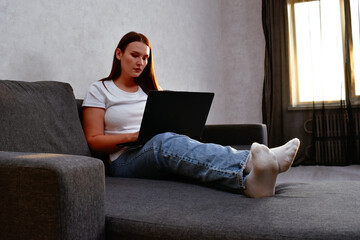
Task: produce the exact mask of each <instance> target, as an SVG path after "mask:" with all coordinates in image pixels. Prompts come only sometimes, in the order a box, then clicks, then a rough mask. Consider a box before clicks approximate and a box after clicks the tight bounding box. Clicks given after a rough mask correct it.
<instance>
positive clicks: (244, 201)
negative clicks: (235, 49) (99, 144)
mask: <svg viewBox="0 0 360 240" xmlns="http://www.w3.org/2000/svg"><path fill="white" fill-rule="evenodd" d="M80 105H81V101H76V100H75V98H74V95H73V92H72V88H71V86H70V85H69V84H66V83H60V82H46V81H45V82H21V81H5V80H2V81H0V114H1V117H0V193H1V196H0V239H1V240H2V239H7V240H8V239H10V240H11V239H37V240H38V239H359V238H360V191H359V189H360V173H359V172H360V168H359V166H347V167H321V166H300V167H294V168H292V169H291V170H290V171H289V172H287V173H286V174H282V175H280V176H279V178H278V185H277V187H276V195H275V196H274V197H269V198H264V199H250V198H247V197H245V196H243V195H239V194H234V193H230V192H224V191H221V190H217V189H213V188H209V187H207V186H202V185H201V184H197V183H193V182H191V181H189V180H186V179H179V178H174V179H130V178H112V177H108V176H106V174H105V170H106V163H104V162H103V161H102V160H100V158H98V156H92V155H91V153H90V151H89V148H88V146H87V144H86V140H85V137H84V134H83V131H82V127H81V115H80V117H79V112H81V107H80V108H79V106H80ZM266 139H267V136H266V127H265V126H264V125H262V124H250V125H213V126H206V128H205V130H204V135H203V141H204V142H216V143H220V144H224V145H233V146H234V147H236V148H248V147H249V145H250V144H251V142H253V141H257V142H261V143H264V144H266V143H267V142H266Z"/></svg>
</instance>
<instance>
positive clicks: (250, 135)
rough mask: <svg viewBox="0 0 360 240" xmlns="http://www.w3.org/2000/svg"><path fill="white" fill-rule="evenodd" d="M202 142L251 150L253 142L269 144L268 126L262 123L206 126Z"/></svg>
mask: <svg viewBox="0 0 360 240" xmlns="http://www.w3.org/2000/svg"><path fill="white" fill-rule="evenodd" d="M202 141H203V142H205V143H217V144H221V145H224V146H232V147H234V148H236V149H250V146H251V144H252V143H253V142H258V143H261V144H265V145H267V144H268V141H267V130H266V125H264V124H261V123H256V124H223V125H206V126H205V128H204V131H203V135H202Z"/></svg>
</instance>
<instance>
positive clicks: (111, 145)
mask: <svg viewBox="0 0 360 240" xmlns="http://www.w3.org/2000/svg"><path fill="white" fill-rule="evenodd" d="M150 90H160V87H159V85H158V83H157V81H156V78H155V74H154V66H153V54H152V49H151V45H150V42H149V40H148V39H147V38H146V37H145V36H144V35H142V34H140V33H135V32H129V33H128V34H126V35H125V36H124V37H123V38H122V39H121V40H120V42H119V44H118V46H117V48H116V50H115V54H114V60H113V66H112V70H111V73H110V75H109V76H108V77H107V78H104V79H102V80H100V81H99V82H95V83H93V84H92V85H91V86H90V88H89V91H88V93H87V95H86V97H85V99H84V103H83V107H84V108H83V120H84V131H85V135H86V139H87V142H88V144H89V146H90V148H91V149H92V151H93V152H96V153H100V154H108V155H109V163H110V172H111V174H112V175H113V176H121V177H142V178H158V177H160V176H164V175H169V174H171V175H180V176H183V177H187V178H190V179H194V180H196V181H200V182H202V183H205V184H210V185H212V186H214V187H221V188H225V189H228V190H231V191H237V192H243V193H244V194H245V195H246V196H248V197H254V198H261V197H267V196H272V195H273V194H274V192H275V182H276V177H277V175H278V174H279V173H281V172H284V171H287V170H288V169H289V168H290V166H291V164H292V162H293V160H294V158H295V155H296V153H297V150H298V147H299V145H300V142H299V140H298V139H293V140H291V141H289V142H288V143H286V144H285V145H283V146H281V147H278V148H273V149H269V148H267V147H266V146H264V145H260V144H257V143H254V144H253V145H252V146H251V149H250V151H247V150H246V151H236V150H234V149H233V148H231V147H224V146H220V145H216V144H203V143H200V142H198V141H195V140H192V139H190V138H188V137H186V136H183V135H178V134H174V133H163V134H159V135H156V136H155V137H153V138H152V139H151V140H150V141H148V142H147V143H146V144H145V145H144V146H137V147H131V148H130V147H122V148H119V147H118V145H120V144H121V143H126V142H133V141H136V139H137V137H138V134H139V132H138V131H139V129H140V124H141V119H142V114H143V111H144V108H145V103H146V99H147V93H148V92H149V91H150ZM245 177H246V181H245Z"/></svg>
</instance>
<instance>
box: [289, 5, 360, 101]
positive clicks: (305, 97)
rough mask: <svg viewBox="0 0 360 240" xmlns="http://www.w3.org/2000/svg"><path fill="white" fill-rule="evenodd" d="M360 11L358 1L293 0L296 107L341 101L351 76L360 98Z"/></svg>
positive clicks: (292, 62)
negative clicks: (348, 20) (347, 23)
mask: <svg viewBox="0 0 360 240" xmlns="http://www.w3.org/2000/svg"><path fill="white" fill-rule="evenodd" d="M345 1H348V2H347V3H349V4H348V6H350V11H346V9H347V7H346V3H345ZM347 12H350V14H349V13H347ZM359 12H360V8H359V0H307V1H306V0H288V22H289V24H288V25H289V66H290V93H291V104H292V106H299V105H307V104H313V102H325V103H327V104H333V103H339V101H340V100H344V99H345V97H346V94H345V92H346V82H347V81H349V82H350V84H351V90H352V92H351V96H352V98H353V100H354V99H357V98H359V96H360V72H359V71H360V56H359V55H360V40H359V35H360V34H359V33H360V30H359ZM350 16H351V27H350V28H349V27H348V25H346V24H345V22H346V19H350ZM347 27H348V30H350V31H347ZM347 59H349V61H348V60H347ZM349 73H350V74H349ZM346 76H349V77H346Z"/></svg>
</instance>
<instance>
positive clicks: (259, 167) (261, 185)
mask: <svg viewBox="0 0 360 240" xmlns="http://www.w3.org/2000/svg"><path fill="white" fill-rule="evenodd" d="M248 163H249V165H248V164H247V171H249V174H248V175H247V176H246V179H245V190H244V194H245V195H246V196H248V197H252V198H262V197H269V196H272V195H274V194H275V182H276V177H277V175H278V173H279V164H278V162H277V161H276V156H275V154H274V153H273V152H272V151H270V149H269V148H268V147H266V146H265V145H260V144H258V143H254V144H252V145H251V149H250V158H249V160H248Z"/></svg>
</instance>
